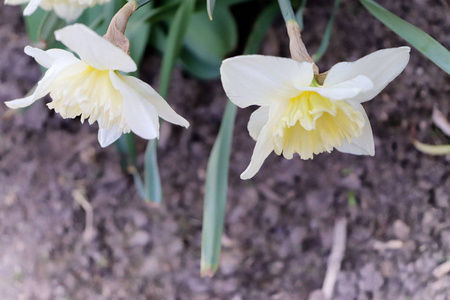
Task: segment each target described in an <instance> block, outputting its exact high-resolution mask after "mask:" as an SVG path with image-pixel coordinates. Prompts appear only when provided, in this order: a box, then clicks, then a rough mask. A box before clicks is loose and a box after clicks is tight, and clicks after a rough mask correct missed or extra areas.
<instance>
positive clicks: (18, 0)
mask: <svg viewBox="0 0 450 300" xmlns="http://www.w3.org/2000/svg"><path fill="white" fill-rule="evenodd" d="M28 1H29V0H5V4H7V5H20V4H24V3H27V2H28Z"/></svg>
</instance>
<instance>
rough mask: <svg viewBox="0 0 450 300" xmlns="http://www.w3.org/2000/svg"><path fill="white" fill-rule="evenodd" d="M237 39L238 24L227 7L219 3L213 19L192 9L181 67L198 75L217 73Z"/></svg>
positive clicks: (212, 75) (203, 76)
mask: <svg viewBox="0 0 450 300" xmlns="http://www.w3.org/2000/svg"><path fill="white" fill-rule="evenodd" d="M237 42H238V33H237V25H236V22H235V20H234V17H233V15H232V14H231V12H230V10H229V8H228V7H226V6H222V5H220V6H218V7H217V9H216V15H215V18H214V22H211V21H209V19H208V17H207V16H206V15H205V13H204V12H202V11H200V12H197V13H194V14H193V15H192V18H191V22H190V24H189V27H188V29H187V32H186V38H185V43H184V45H185V48H184V50H183V52H182V55H181V59H182V64H183V67H184V68H185V69H186V70H187V71H188V72H190V73H191V74H192V75H194V76H197V77H200V78H204V79H207V78H215V77H218V76H219V69H220V65H221V64H222V60H223V59H224V58H225V57H226V55H227V54H228V53H230V52H232V51H234V50H235V49H236V47H237ZM186 52H188V53H186ZM184 59H188V61H187V62H186V61H184ZM203 65H205V66H203ZM205 68H207V69H208V73H209V75H211V76H210V77H208V76H205V75H206V74H205V73H206V72H203V71H204V69H205ZM213 69H215V71H214V72H213ZM198 71H200V72H199V73H198Z"/></svg>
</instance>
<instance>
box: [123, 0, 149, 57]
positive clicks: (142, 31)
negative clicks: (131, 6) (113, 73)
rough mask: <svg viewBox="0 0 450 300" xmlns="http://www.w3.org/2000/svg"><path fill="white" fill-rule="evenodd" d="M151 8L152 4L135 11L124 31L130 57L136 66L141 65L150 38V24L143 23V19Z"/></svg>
mask: <svg viewBox="0 0 450 300" xmlns="http://www.w3.org/2000/svg"><path fill="white" fill-rule="evenodd" d="M152 6H153V5H152V3H149V4H147V5H144V6H142V7H141V8H139V9H138V10H136V12H134V13H133V15H132V16H131V18H130V19H129V21H128V25H127V29H126V30H125V35H126V36H127V37H128V39H129V41H130V56H131V57H132V58H133V60H134V62H135V63H136V64H137V65H139V64H140V63H141V60H142V57H143V55H144V52H145V49H146V47H147V43H148V40H149V38H150V29H151V24H150V23H147V22H145V18H146V16H147V15H148V14H149V13H150V12H151V11H152V10H153V7H152Z"/></svg>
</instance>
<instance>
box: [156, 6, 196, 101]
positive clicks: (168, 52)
mask: <svg viewBox="0 0 450 300" xmlns="http://www.w3.org/2000/svg"><path fill="white" fill-rule="evenodd" d="M194 4H195V0H185V1H184V2H183V3H182V4H181V5H180V6H179V8H178V10H177V13H176V14H175V17H174V20H173V22H172V23H171V24H170V29H169V34H168V36H167V40H166V47H165V49H164V56H163V61H162V65H161V76H160V83H159V93H160V94H161V96H163V97H164V98H165V97H166V96H167V92H168V89H169V82H170V77H171V76H172V71H173V67H174V65H175V61H176V60H177V59H178V55H179V53H180V50H181V46H182V45H183V41H184V36H185V33H186V31H187V28H188V26H189V21H190V20H191V16H192V13H193V10H194Z"/></svg>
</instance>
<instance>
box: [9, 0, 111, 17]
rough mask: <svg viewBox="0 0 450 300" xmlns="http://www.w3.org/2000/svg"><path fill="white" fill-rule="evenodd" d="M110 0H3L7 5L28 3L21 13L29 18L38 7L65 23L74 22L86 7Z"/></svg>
mask: <svg viewBox="0 0 450 300" xmlns="http://www.w3.org/2000/svg"><path fill="white" fill-rule="evenodd" d="M109 1H110V0H5V4H8V5H22V4H25V3H28V2H29V3H28V5H27V6H26V7H25V10H24V11H23V14H24V15H25V16H29V15H31V14H32V13H34V12H35V11H36V9H37V8H38V7H39V6H40V7H41V8H42V9H44V10H54V11H55V13H56V15H57V16H58V17H60V18H61V19H63V20H65V21H66V22H67V23H69V22H72V21H75V20H76V19H77V18H78V17H79V16H80V15H81V14H82V13H83V10H84V9H85V8H87V7H92V6H94V5H96V4H105V3H107V2H109Z"/></svg>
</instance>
